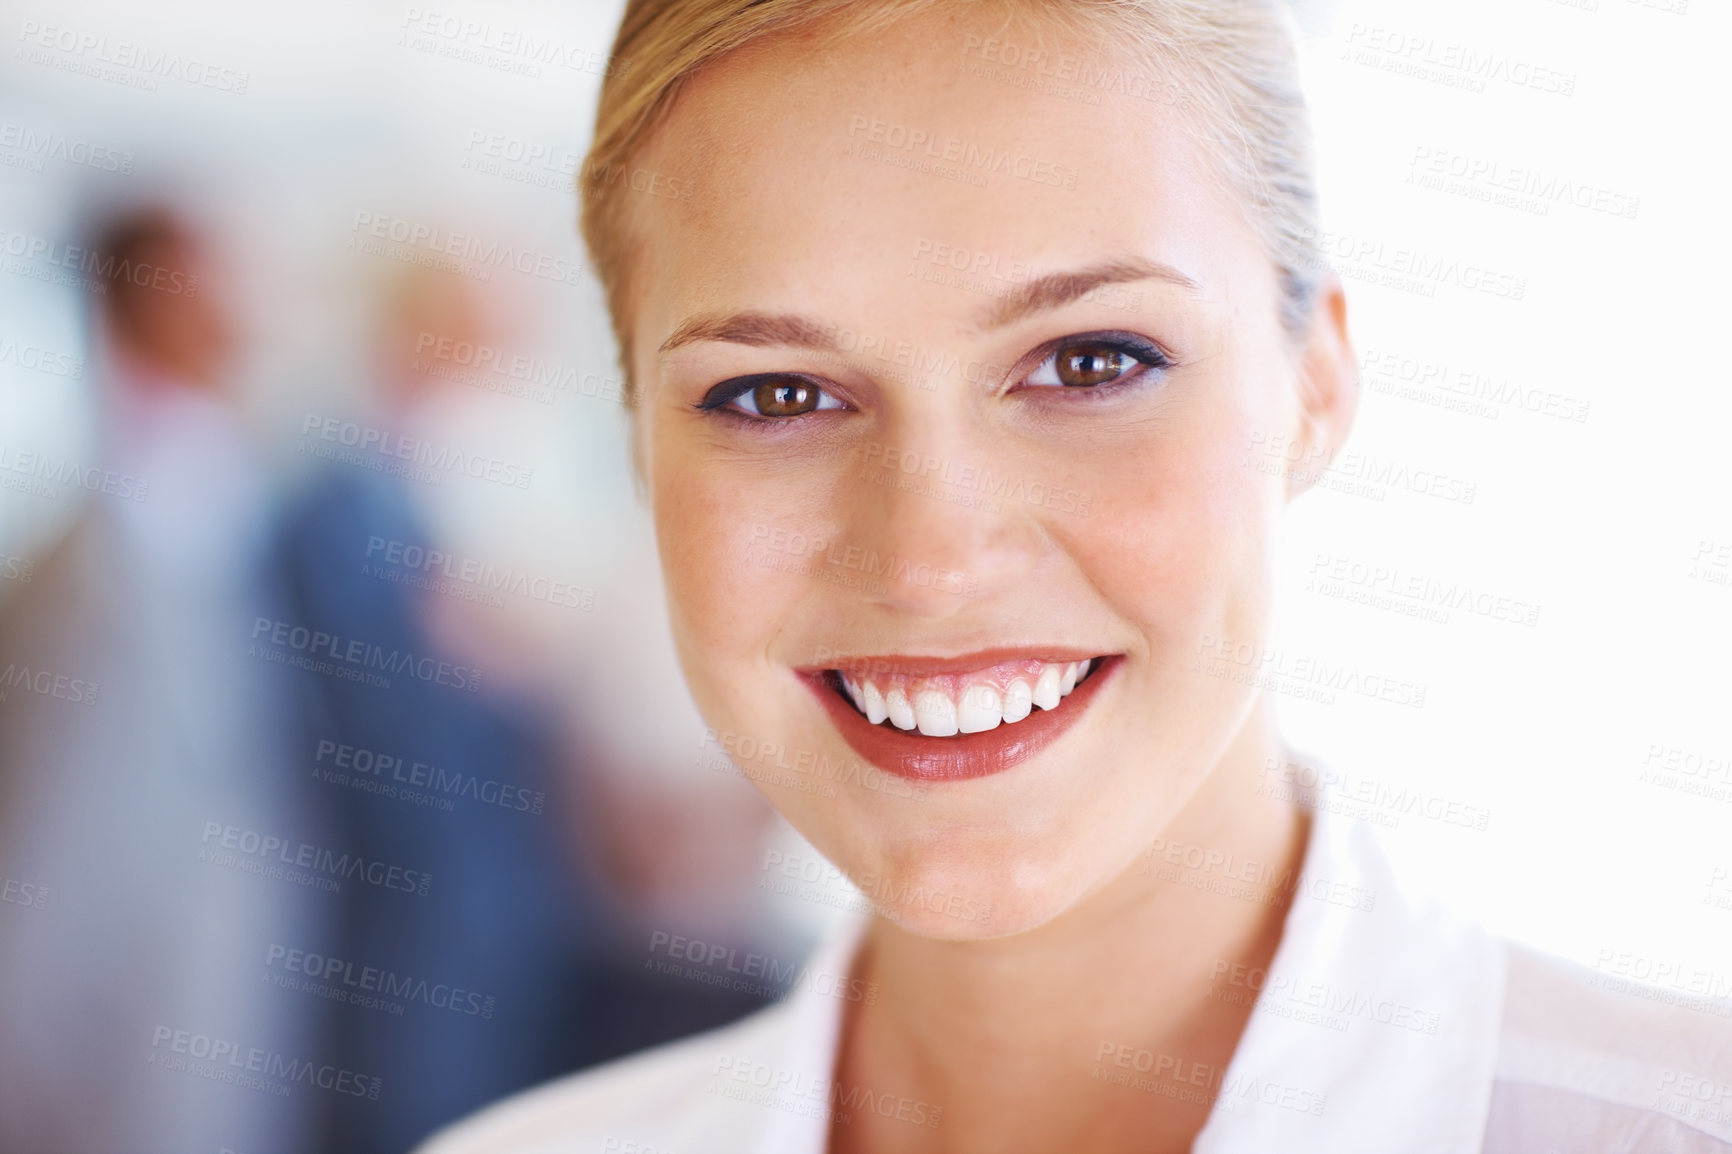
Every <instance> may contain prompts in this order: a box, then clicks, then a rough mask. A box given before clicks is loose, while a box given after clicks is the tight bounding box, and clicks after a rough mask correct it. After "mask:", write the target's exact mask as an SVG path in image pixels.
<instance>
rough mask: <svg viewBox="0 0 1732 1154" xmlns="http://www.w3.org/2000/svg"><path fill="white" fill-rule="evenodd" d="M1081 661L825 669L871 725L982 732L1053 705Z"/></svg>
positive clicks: (1072, 684)
mask: <svg viewBox="0 0 1732 1154" xmlns="http://www.w3.org/2000/svg"><path fill="white" fill-rule="evenodd" d="M1094 664H1095V659H1094V658H1086V657H1085V658H1084V659H1083V660H1081V661H1062V662H1061V661H1035V660H1026V661H1014V662H1004V663H1001V664H999V665H995V666H992V667H990V668H988V669H981V670H974V671H970V672H968V673H938V674H931V675H928V676H924V677H917V676H913V675H911V674H908V673H901V672H889V671H884V672H877V673H861V674H859V675H856V674H854V673H850V672H848V671H847V670H842V669H835V670H831V672H832V673H833V674H835V676H836V680H837V681H838V682H839V683H840V689H839V692H841V693H843V694H844V695H845V696H846V697H847V698H848V700H849V701H851V702H852V703H853V705H854V708H855V709H856V710H858V711H859V712H860V714H861V715H862V716H864V717H865V718H866V720H867V721H869V722H871V723H872V724H873V725H880V724H884V725H892V726H894V727H896V728H897V729H900V730H902V731H903V732H904V733H909V732H913V731H915V730H918V731H919V732H920V734H921V736H923V737H955V736H956V735H958V734H961V733H985V732H987V731H989V730H993V729H997V728H998V727H999V725H1001V724H1003V725H1020V724H1021V723H1022V722H1024V721H1026V720H1028V718H1029V717H1030V716H1031V715H1032V714H1033V712H1034V711H1035V710H1036V709H1040V710H1053V709H1057V708H1058V706H1059V703H1060V702H1061V701H1063V700H1064V699H1065V698H1067V697H1069V696H1070V695H1071V691H1072V690H1074V689H1075V688H1076V686H1077V683H1078V682H1081V681H1085V680H1087V678H1088V675H1089V673H1090V671H1091V670H1092V669H1093V668H1094Z"/></svg>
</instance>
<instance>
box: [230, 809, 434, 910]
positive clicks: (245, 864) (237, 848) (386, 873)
mask: <svg viewBox="0 0 1732 1154" xmlns="http://www.w3.org/2000/svg"><path fill="white" fill-rule="evenodd" d="M213 842H214V843H215V844H214V845H212V843H213ZM200 844H201V845H202V846H203V847H204V848H201V849H200V850H199V860H201V861H205V862H208V863H210V864H211V865H218V866H224V867H227V868H229V869H239V870H241V871H242V872H244V873H257V874H268V875H270V876H273V877H281V878H283V879H284V880H287V881H292V882H295V883H297V884H300V885H307V886H311V887H313V888H315V889H322V890H326V891H328V892H335V891H337V890H339V889H341V887H342V884H343V881H344V880H345V879H348V878H358V879H359V880H361V881H363V882H366V883H367V884H368V885H374V886H380V887H383V888H384V889H389V890H401V891H402V892H404V893H410V894H415V895H417V896H419V897H426V896H427V887H428V886H430V885H432V884H433V875H432V874H430V873H427V872H426V871H425V870H409V869H404V868H403V867H402V866H396V865H390V864H388V863H386V862H383V861H378V860H376V859H375V860H371V861H370V860H368V859H367V858H365V857H362V856H361V855H359V854H348V853H344V854H339V853H337V852H336V851H335V850H329V849H322V848H320V847H319V846H316V845H309V844H308V843H307V842H298V843H291V842H290V841H289V840H288V839H287V838H282V837H277V836H276V835H275V834H265V833H260V832H259V831H258V830H255V829H244V828H242V827H241V826H238V825H224V824H223V823H222V822H220V821H207V822H205V823H204V837H203V838H201V839H200ZM284 867H289V872H285V871H284ZM301 870H306V871H311V872H310V873H305V874H301V873H299V872H298V871H301ZM320 875H323V876H320Z"/></svg>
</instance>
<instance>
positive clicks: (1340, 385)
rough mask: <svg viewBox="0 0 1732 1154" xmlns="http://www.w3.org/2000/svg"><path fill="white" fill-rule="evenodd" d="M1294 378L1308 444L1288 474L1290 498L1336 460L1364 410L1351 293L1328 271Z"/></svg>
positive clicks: (1301, 433) (1302, 430)
mask: <svg viewBox="0 0 1732 1154" xmlns="http://www.w3.org/2000/svg"><path fill="white" fill-rule="evenodd" d="M1294 384H1295V387H1296V389H1297V392H1298V398H1299V414H1298V415H1299V430H1298V440H1299V442H1300V443H1301V444H1302V445H1304V447H1305V448H1304V452H1303V454H1301V456H1300V458H1299V460H1300V462H1301V463H1300V464H1299V465H1298V466H1297V467H1296V468H1294V469H1293V470H1291V471H1290V472H1289V473H1288V475H1287V495H1288V497H1289V498H1291V497H1297V496H1298V495H1299V494H1300V493H1303V492H1304V491H1305V490H1306V489H1309V488H1310V487H1311V486H1312V485H1313V484H1314V483H1316V481H1317V480H1318V478H1319V477H1321V476H1322V474H1323V471H1324V470H1325V469H1327V468H1328V467H1329V465H1330V464H1331V462H1333V461H1334V460H1335V455H1336V453H1338V452H1340V450H1341V446H1342V445H1344V444H1345V443H1346V441H1347V434H1348V433H1349V432H1350V431H1351V430H1352V428H1353V417H1354V415H1355V414H1356V413H1357V412H1358V410H1359V362H1358V360H1357V359H1356V358H1355V357H1354V355H1353V342H1352V340H1351V338H1350V337H1349V336H1348V333H1347V294H1346V292H1345V291H1344V290H1343V288H1342V286H1341V280H1340V278H1339V277H1335V276H1329V277H1327V278H1325V280H1324V281H1323V283H1322V284H1320V285H1319V286H1318V288H1317V303H1316V305H1315V307H1314V308H1313V310H1312V313H1311V328H1310V332H1309V334H1308V335H1307V337H1306V344H1305V350H1304V353H1303V354H1302V356H1301V358H1300V361H1299V366H1298V371H1297V374H1296V376H1295V380H1294Z"/></svg>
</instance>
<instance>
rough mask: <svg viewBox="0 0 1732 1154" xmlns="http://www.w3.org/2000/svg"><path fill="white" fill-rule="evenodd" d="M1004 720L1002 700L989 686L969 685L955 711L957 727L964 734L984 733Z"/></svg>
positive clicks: (996, 691) (995, 727)
mask: <svg viewBox="0 0 1732 1154" xmlns="http://www.w3.org/2000/svg"><path fill="white" fill-rule="evenodd" d="M1003 720H1004V698H1002V697H1000V696H999V693H998V690H996V689H994V688H993V687H992V686H990V685H970V686H969V687H968V689H967V691H966V692H964V693H963V695H962V704H961V705H959V706H958V707H957V710H956V724H957V727H958V728H960V729H961V730H962V732H964V733H985V732H986V731H987V730H989V729H997V728H998V723H999V722H1001V721H1003Z"/></svg>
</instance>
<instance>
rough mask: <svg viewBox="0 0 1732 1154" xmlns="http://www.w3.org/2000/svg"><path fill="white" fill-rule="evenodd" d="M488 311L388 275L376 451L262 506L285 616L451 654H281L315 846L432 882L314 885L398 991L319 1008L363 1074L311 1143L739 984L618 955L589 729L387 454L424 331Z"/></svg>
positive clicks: (564, 1056) (401, 1134)
mask: <svg viewBox="0 0 1732 1154" xmlns="http://www.w3.org/2000/svg"><path fill="white" fill-rule="evenodd" d="M503 307H504V306H503V304H502V302H500V301H498V300H495V299H491V298H484V297H482V296H480V295H479V294H478V292H477V291H476V289H475V288H474V287H473V286H472V285H471V284H469V283H468V282H467V281H465V280H463V279H462V278H460V277H458V276H456V275H453V274H450V273H446V272H442V271H436V270H430V269H424V268H417V269H413V270H411V271H409V272H407V273H405V274H404V275H402V276H401V277H400V278H399V279H398V280H397V281H396V282H395V284H394V285H393V286H392V288H391V289H390V291H389V292H388V293H387V294H386V301H385V308H384V319H383V323H382V324H381V326H380V328H379V331H378V333H377V335H376V364H375V367H374V375H375V377H376V379H377V381H378V384H379V398H378V406H377V411H376V412H374V413H372V414H370V415H369V416H367V417H366V418H364V423H365V425H366V427H367V428H368V429H369V430H370V431H371V432H374V433H376V434H378V440H377V444H379V445H380V447H381V448H382V450H383V451H381V452H378V453H369V452H366V451H358V452H352V453H348V454H345V455H344V456H343V457H342V458H341V459H340V460H336V461H332V462H331V463H329V464H328V465H322V466H321V467H319V468H318V469H317V470H316V471H315V475H314V476H313V477H312V478H311V479H310V480H309V481H308V483H307V484H306V485H305V487H304V489H303V490H302V492H301V493H300V494H299V496H298V497H296V499H295V500H294V501H293V502H292V503H291V505H290V506H289V508H288V510H287V513H286V516H285V518H284V521H283V528H282V532H281V539H280V543H279V568H280V572H281V574H282V576H283V579H284V583H285V590H286V593H287V602H288V605H289V606H290V608H289V616H288V621H289V623H290V624H291V625H293V626H304V627H306V628H308V629H312V630H318V631H322V632H324V633H326V634H328V635H331V636H335V637H340V638H343V639H345V642H351V641H358V642H361V643H363V644H364V645H366V646H368V647H377V651H378V652H381V653H386V654H400V655H412V657H413V659H414V660H415V661H417V662H426V661H432V662H443V663H445V665H446V667H448V668H449V669H450V670H451V671H452V676H451V677H448V678H436V679H433V680H424V679H422V678H420V677H417V676H410V675H408V674H406V673H403V672H398V673H395V674H390V675H389V682H390V684H389V686H388V687H386V686H383V685H377V684H369V683H367V682H365V681H362V680H350V679H345V678H339V677H335V676H331V675H328V674H325V673H318V672H312V671H306V672H302V673H300V674H299V677H300V686H299V702H300V711H301V718H302V721H301V725H300V732H299V736H298V737H297V743H296V745H295V752H296V757H297V758H298V759H299V761H300V763H301V765H302V767H303V768H302V770H301V772H302V773H303V774H305V773H307V772H308V771H309V770H310V771H311V774H312V776H313V777H315V778H317V779H318V782H319V784H318V785H317V788H319V789H320V790H321V792H322V794H323V797H322V799H321V800H322V802H323V803H324V804H325V805H327V806H328V807H329V809H330V812H331V816H332V820H333V828H334V834H333V836H334V838H335V840H336V842H337V843H338V844H340V845H342V846H343V847H345V848H346V849H349V850H350V851H352V852H355V853H357V854H358V855H360V856H361V857H362V858H364V859H366V860H368V861H382V862H385V863H388V864H392V865H397V866H400V867H402V868H404V869H410V870H415V871H417V872H418V873H419V874H422V875H427V876H430V877H431V879H432V881H431V884H430V885H429V887H428V892H427V893H426V894H425V895H424V896H421V895H412V894H407V893H403V892H396V891H394V890H393V889H391V888H388V887H384V888H382V887H376V886H354V887H350V886H345V887H344V889H343V891H342V893H341V894H340V895H337V896H336V897H335V900H336V902H337V906H338V909H339V910H340V913H339V915H338V916H339V922H340V924H339V925H338V926H337V927H336V930H335V932H334V934H333V935H332V936H331V937H330V938H329V939H328V940H327V941H326V942H325V944H324V945H323V946H322V949H323V950H324V952H325V953H326V954H327V955H328V956H330V957H333V958H336V959H340V960H341V961H342V962H343V963H345V964H347V965H349V966H352V967H353V968H354V969H355V970H356V971H359V970H360V969H361V968H362V967H371V968H374V969H375V970H377V971H379V972H380V973H382V974H386V975H392V976H393V981H394V982H395V983H396V985H397V986H398V988H401V989H406V990H407V991H409V993H408V996H406V997H397V998H392V997H391V996H390V995H389V993H386V994H384V995H383V996H384V997H385V999H386V1000H387V1001H391V1000H395V1001H398V1002H401V1003H403V1004H405V1005H406V1012H405V1013H403V1014H401V1015H396V1014H393V1013H391V1012H380V1011H378V1010H375V1009H372V1008H368V1007H366V1006H364V1005H363V1006H356V1005H347V1006H342V1007H339V1008H338V1010H339V1012H338V1013H336V1014H335V1015H334V1018H333V1023H332V1024H333V1034H332V1039H331V1041H332V1049H331V1050H330V1054H331V1060H332V1061H333V1062H335V1063H336V1064H337V1065H339V1066H341V1067H343V1068H346V1069H353V1070H358V1071H364V1072H368V1073H370V1074H377V1075H379V1076H381V1077H382V1078H383V1080H384V1084H385V1086H386V1092H385V1093H383V1094H381V1096H380V1098H379V1100H377V1101H372V1100H369V1099H367V1098H365V1097H354V1098H340V1097H339V1098H335V1099H333V1101H332V1105H333V1109H332V1112H331V1114H330V1116H329V1118H328V1120H327V1129H326V1131H325V1134H324V1139H323V1145H324V1147H325V1148H326V1149H329V1150H333V1151H338V1150H343V1151H346V1150H366V1151H395V1150H404V1149H407V1148H408V1147H409V1146H410V1145H411V1144H413V1143H414V1142H415V1141H416V1140H418V1139H419V1138H421V1137H423V1136H425V1135H426V1134H427V1133H429V1132H430V1131H431V1130H433V1129H434V1128H436V1127H437V1126H439V1125H441V1124H443V1123H445V1122H447V1121H449V1120H451V1119H453V1118H455V1117H457V1116H460V1115H461V1114H463V1113H465V1112H466V1111H468V1110H470V1109H473V1108H474V1107H476V1106H478V1105H480V1104H482V1103H484V1102H486V1101H488V1100H490V1099H492V1098H494V1097H497V1096H498V1095H500V1094H502V1093H505V1092H508V1091H510V1090H513V1089H517V1088H521V1087H523V1086H527V1085H530V1084H533V1083H535V1082H537V1081H541V1080H543V1079H545V1078H547V1077H550V1076H552V1075H554V1074H557V1073H560V1072H563V1071H567V1070H571V1069H575V1068H577V1067H580V1066H583V1065H587V1064H590V1063H593V1062H596V1061H600V1060H602V1059H605V1058H608V1057H612V1056H614V1055H616V1054H618V1053H622V1052H625V1051H627V1050H631V1049H635V1048H637V1047H640V1046H642V1045H645V1044H648V1043H650V1042H653V1041H659V1040H662V1039H663V1038H666V1037H670V1036H674V1035H677V1034H681V1033H687V1032H690V1031H691V1030H694V1029H697V1028H700V1027H702V1026H707V1025H711V1024H715V1023H717V1022H719V1021H722V1020H726V1019H727V1018H730V1017H734V1016H737V1015H738V1014H741V1013H744V1012H746V1011H748V1010H750V1009H753V1008H755V1007H756V1005H758V1004H760V1002H761V999H750V998H745V999H742V998H738V997H727V996H725V995H720V994H718V993H716V992H713V991H712V990H711V989H710V988H709V987H703V986H695V987H694V986H691V984H690V983H685V985H686V986H688V987H691V988H690V989H686V990H681V991H677V993H681V994H685V995H687V996H685V997H681V998H677V999H674V1000H673V1004H672V1006H671V1007H670V1006H669V1004H668V1003H669V999H668V997H667V996H666V991H665V990H663V989H661V988H660V987H656V986H654V985H653V984H652V985H650V986H646V985H645V983H643V982H642V980H641V977H640V975H639V974H638V973H637V972H636V969H635V968H634V967H631V966H621V965H619V964H618V962H617V958H618V956H619V952H620V951H619V949H618V945H619V940H620V937H621V935H622V933H623V931H624V926H623V923H622V921H621V919H620V917H619V916H618V913H617V911H616V909H615V907H614V906H613V905H611V904H610V903H609V902H608V901H607V900H605V898H604V897H603V895H602V894H601V893H599V892H598V890H597V887H596V885H595V883H594V880H593V878H592V876H591V873H590V870H589V863H590V862H591V861H592V859H593V856H594V855H593V853H591V852H590V850H591V847H589V846H586V845H584V844H582V843H583V842H584V841H585V840H586V838H587V836H588V833H587V831H588V830H591V829H593V828H594V827H596V826H598V825H607V824H609V823H608V822H607V820H606V819H605V818H604V819H600V820H597V819H594V818H591V817H590V816H589V815H588V814H587V813H586V812H585V811H586V806H587V802H588V800H589V799H590V797H592V796H594V795H593V793H592V792H591V791H585V790H583V789H582V783H583V780H584V779H585V778H587V777H589V776H590V775H591V772H592V771H593V769H594V766H593V764H592V763H593V761H594V755H593V753H592V752H591V746H590V745H589V743H587V742H584V741H582V740H581V738H580V740H579V741H577V742H572V741H570V740H569V739H568V738H566V737H565V736H564V735H562V729H565V728H568V727H567V726H566V725H565V724H564V723H562V722H561V721H560V719H559V718H558V717H556V715H555V710H554V708H553V706H554V703H555V701H556V699H557V696H558V695H557V693H556V692H554V690H553V689H552V687H551V686H550V685H549V684H548V681H547V673H546V671H545V669H544V668H542V667H540V666H539V665H538V659H537V658H536V657H535V655H534V654H533V652H532V651H530V650H525V649H523V648H521V647H518V646H514V645H513V644H512V642H511V640H510V638H509V636H508V631H506V630H504V629H503V628H499V627H495V626H492V625H491V624H490V623H489V622H488V618H489V617H498V616H499V611H498V608H499V607H497V606H495V605H494V604H493V603H492V602H491V600H490V599H491V598H496V597H498V596H499V594H497V593H496V592H495V588H496V586H495V585H494V584H493V583H494V582H495V580H496V579H498V581H499V584H500V585H501V586H502V585H504V584H505V583H506V582H505V581H504V579H502V578H500V577H499V574H500V573H501V572H503V571H507V570H510V569H511V565H510V564H509V563H507V562H505V561H504V560H503V559H496V558H490V557H480V556H471V555H469V554H468V553H467V552H465V550H464V549H463V547H462V546H461V545H458V544H453V543H450V542H447V541H444V540H441V539H440V537H439V535H438V534H437V533H436V532H435V531H434V530H433V529H432V527H431V521H432V517H431V510H430V509H429V508H427V507H426V506H427V498H428V497H430V496H431V490H428V491H427V492H423V491H422V489H421V488H420V486H421V485H422V484H423V482H425V481H427V480H428V478H427V477H426V476H425V475H418V474H417V470H416V469H415V468H413V467H411V466H412V461H413V453H410V457H409V459H405V458H404V457H400V456H397V455H396V453H395V447H396V446H410V445H413V444H418V443H420V442H421V441H422V440H424V439H430V438H425V436H424V435H425V434H426V432H427V429H428V427H429V426H430V425H432V424H435V423H436V420H435V418H436V417H437V416H438V415H439V413H440V412H441V411H442V410H443V408H444V406H445V403H446V402H447V401H449V400H451V399H452V397H451V394H452V392H453V391H454V390H455V391H457V392H463V391H465V386H464V384H463V383H462V381H461V380H460V379H455V378H454V375H453V374H452V373H450V372H445V371H440V370H443V369H445V368H447V367H448V366H445V365H441V364H438V363H437V362H436V361H435V359H434V358H433V357H431V356H429V355H426V354H425V350H426V348H427V347H428V346H429V345H430V344H434V343H441V344H443V343H447V342H448V343H449V344H450V345H455V346H464V347H485V346H494V347H497V345H498V344H499V342H500V340H501V337H500V333H499V326H498V322H497V321H496V319H495V318H496V316H497V314H498V313H499V312H500V311H502V309H503ZM458 399H461V398H458ZM405 451H406V452H407V451H408V450H407V449H405ZM441 480H443V481H449V482H453V483H455V484H458V485H462V484H465V483H467V481H466V479H465V478H461V477H457V476H454V475H451V474H447V475H446V476H445V477H444V478H442V479H441ZM515 495H516V494H508V495H507V499H509V497H511V496H515ZM506 595H510V594H509V591H507V593H506ZM369 651H372V650H369ZM597 660H601V661H603V662H605V661H606V660H607V658H606V657H605V656H603V655H597ZM441 681H443V682H444V683H441ZM321 775H322V776H321ZM639 953H640V955H641V950H640V951H639ZM638 961H639V964H640V965H641V957H640V958H639V959H638ZM423 990H424V991H425V995H424V996H422V995H421V994H420V991H423ZM444 991H450V992H449V993H446V992H444ZM423 1002H425V1003H427V1004H421V1003H423ZM439 1003H445V1004H439Z"/></svg>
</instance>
